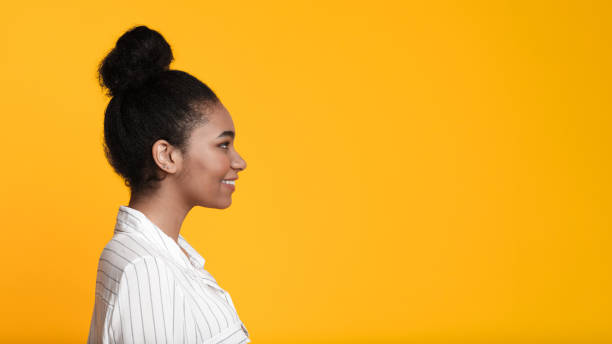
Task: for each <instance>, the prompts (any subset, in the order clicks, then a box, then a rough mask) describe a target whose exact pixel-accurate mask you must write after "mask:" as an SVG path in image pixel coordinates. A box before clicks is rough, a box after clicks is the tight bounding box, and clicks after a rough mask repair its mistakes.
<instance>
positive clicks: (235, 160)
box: [128, 103, 246, 257]
mask: <svg viewBox="0 0 612 344" xmlns="http://www.w3.org/2000/svg"><path fill="white" fill-rule="evenodd" d="M202 109H203V110H202V111H205V110H204V108H202ZM206 113H207V115H208V119H209V122H207V123H206V124H204V125H201V126H199V127H196V128H195V129H194V130H193V131H192V132H191V136H190V137H189V147H188V150H187V152H186V154H182V153H181V151H180V150H179V149H178V148H176V147H174V146H172V145H171V144H170V143H169V142H168V141H166V140H161V139H160V140H158V141H156V142H155V143H154V144H153V146H152V150H151V152H152V154H153V159H154V160H155V163H156V164H157V166H158V167H159V169H160V170H161V171H163V173H166V174H167V176H166V178H165V179H164V180H162V181H161V182H160V187H159V188H158V189H157V190H155V191H154V192H152V193H148V194H147V195H134V194H132V195H131V197H130V202H129V204H128V206H129V207H130V208H133V209H136V210H138V211H140V212H142V213H143V214H145V215H146V216H147V218H149V219H150V220H151V221H152V222H153V223H155V225H157V226H158V227H159V228H160V229H161V230H162V231H164V233H166V234H167V235H168V236H169V237H170V238H172V239H173V240H174V241H175V242H177V244H178V235H179V232H180V230H181V225H182V223H183V220H184V219H185V217H186V216H187V214H188V213H189V211H190V210H191V209H192V208H193V207H195V206H202V207H207V208H217V209H225V208H227V207H229V206H230V205H231V203H232V193H233V190H232V188H231V187H229V186H228V185H226V184H223V183H222V182H221V181H222V180H223V179H234V178H237V177H238V172H239V171H242V170H244V169H245V168H246V162H245V161H244V160H243V159H242V157H241V156H240V155H239V154H238V152H237V151H236V150H235V148H234V138H233V137H231V136H222V137H218V136H219V135H220V134H221V133H223V132H225V131H232V132H235V131H236V130H235V129H234V123H233V121H232V117H231V115H230V114H229V112H228V111H227V109H226V108H225V107H224V106H223V104H221V103H217V104H216V105H214V106H213V107H211V108H209V109H208V111H207V112H206ZM236 182H237V181H236ZM236 184H237V183H236ZM179 247H180V246H179ZM181 250H182V251H183V253H185V255H186V256H187V257H189V255H188V254H187V252H186V251H185V250H184V249H183V248H182V247H181Z"/></svg>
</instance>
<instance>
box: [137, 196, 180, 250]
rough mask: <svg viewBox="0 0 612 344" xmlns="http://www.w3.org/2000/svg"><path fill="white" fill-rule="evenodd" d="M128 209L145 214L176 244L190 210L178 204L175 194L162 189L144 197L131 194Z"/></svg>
mask: <svg viewBox="0 0 612 344" xmlns="http://www.w3.org/2000/svg"><path fill="white" fill-rule="evenodd" d="M128 207H130V208H132V209H136V210H138V211H140V212H142V213H143V214H145V215H146V216H147V218H148V219H149V220H151V222H153V223H154V224H155V225H156V226H157V227H159V228H160V229H161V230H162V231H163V232H164V233H166V235H168V236H169V237H170V238H172V239H173V240H174V241H175V242H176V243H177V244H178V236H179V233H180V231H181V225H182V224H183V220H184V219H185V216H187V213H188V212H189V210H191V208H192V207H189V206H187V205H185V204H184V203H182V202H180V201H179V200H178V199H177V197H176V193H169V192H165V190H164V188H163V187H161V188H160V189H158V190H156V191H155V192H153V193H150V194H147V195H146V196H145V195H134V194H132V195H131V197H130V203H129V204H128Z"/></svg>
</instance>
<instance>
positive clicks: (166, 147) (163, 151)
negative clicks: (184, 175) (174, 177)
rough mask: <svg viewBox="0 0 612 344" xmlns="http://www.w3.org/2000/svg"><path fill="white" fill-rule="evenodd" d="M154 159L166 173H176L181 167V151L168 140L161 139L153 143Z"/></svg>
mask: <svg viewBox="0 0 612 344" xmlns="http://www.w3.org/2000/svg"><path fill="white" fill-rule="evenodd" d="M152 153H153V160H154V161H155V163H156V164H157V166H158V167H159V168H160V169H161V170H162V171H164V172H166V173H175V172H176V171H177V169H178V168H179V167H180V163H181V159H182V157H181V152H180V150H179V149H177V148H176V147H174V146H172V145H171V144H170V143H169V142H168V141H166V140H163V139H160V140H157V141H155V143H154V144H153V151H152Z"/></svg>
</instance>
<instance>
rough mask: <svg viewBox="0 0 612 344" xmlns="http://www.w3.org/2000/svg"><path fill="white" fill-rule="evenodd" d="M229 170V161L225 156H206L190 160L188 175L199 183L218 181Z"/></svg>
mask: <svg viewBox="0 0 612 344" xmlns="http://www.w3.org/2000/svg"><path fill="white" fill-rule="evenodd" d="M229 168H230V161H229V159H228V158H227V156H225V155H221V154H208V155H203V156H199V157H197V158H195V159H192V161H191V163H190V164H189V169H190V171H189V174H190V175H191V177H193V178H196V179H198V180H200V181H203V180H205V181H210V180H213V181H220V180H221V179H223V178H224V177H225V176H226V175H227V172H228V170H229Z"/></svg>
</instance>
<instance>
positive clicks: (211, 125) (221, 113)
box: [193, 104, 236, 139]
mask: <svg viewBox="0 0 612 344" xmlns="http://www.w3.org/2000/svg"><path fill="white" fill-rule="evenodd" d="M206 117H207V122H206V123H205V124H204V125H201V126H199V127H197V128H196V129H195V130H194V133H193V134H194V136H199V137H203V138H207V139H215V138H217V136H219V135H220V134H221V133H222V132H224V131H233V132H235V131H236V130H235V129H234V122H233V120H232V116H231V115H230V113H229V112H228V111H227V109H226V108H225V106H223V105H221V104H218V105H215V106H211V107H209V108H208V109H207V111H206Z"/></svg>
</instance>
